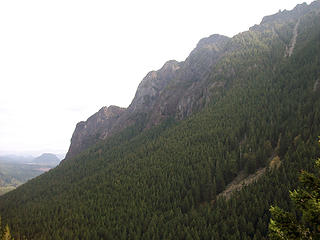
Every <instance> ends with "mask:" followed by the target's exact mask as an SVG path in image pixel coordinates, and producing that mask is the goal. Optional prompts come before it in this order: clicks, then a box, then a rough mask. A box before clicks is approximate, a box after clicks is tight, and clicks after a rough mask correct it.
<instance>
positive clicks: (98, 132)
mask: <svg viewBox="0 0 320 240" xmlns="http://www.w3.org/2000/svg"><path fill="white" fill-rule="evenodd" d="M124 111H125V109H124V108H120V107H117V106H109V107H103V108H101V109H100V110H99V111H98V112H97V113H95V114H94V115H92V116H91V117H89V118H88V120H87V121H85V122H79V123H78V124H77V126H76V129H75V131H74V132H73V135H72V138H71V144H70V147H69V151H68V153H67V155H66V158H70V157H73V156H75V155H76V154H78V153H80V152H81V151H83V150H84V149H86V148H88V147H89V146H91V145H93V144H95V143H96V142H98V141H99V140H101V139H104V138H106V137H107V136H108V134H109V132H110V130H111V128H112V127H113V125H114V124H115V123H116V121H117V119H118V118H119V116H120V115H121V114H122V113H123V112H124Z"/></svg>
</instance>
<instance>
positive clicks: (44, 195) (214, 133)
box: [0, 1, 320, 239]
mask: <svg viewBox="0 0 320 240" xmlns="http://www.w3.org/2000/svg"><path fill="white" fill-rule="evenodd" d="M220 38H221V40H222V41H220V40H219V41H218V42H219V43H217V42H216V41H217V39H220ZM212 41H213V43H212ZM208 42H209V43H208ZM217 44H218V45H219V46H216V45H217ZM220 44H222V45H220ZM202 46H205V47H202ZM319 56H320V1H315V2H313V3H312V4H310V5H307V4H301V5H298V6H297V7H296V8H294V9H293V10H292V11H283V12H279V13H277V14H275V15H272V16H268V17H264V18H263V20H262V22H261V24H260V25H256V26H254V27H252V28H251V29H250V30H249V31H247V32H243V33H240V34H238V35H236V36H234V37H232V38H230V39H229V38H224V37H221V36H220V35H213V36H212V37H209V38H207V39H204V40H201V41H200V42H199V44H198V45H197V47H196V48H195V50H194V51H193V52H192V53H191V54H190V56H189V57H188V58H187V59H186V61H185V62H183V63H178V62H175V61H170V62H168V63H166V64H165V65H164V67H163V68H162V69H160V70H159V71H157V72H156V73H154V72H151V73H149V74H148V75H147V76H146V78H145V79H144V80H143V81H142V82H141V84H140V85H139V87H138V90H137V93H136V96H135V98H134V100H133V102H132V104H131V105H130V106H129V107H128V109H126V110H123V111H121V113H119V115H117V116H116V120H115V121H113V123H112V124H111V125H110V124H106V122H105V121H104V120H103V119H104V117H103V116H106V114H100V115H99V114H98V115H95V116H101V119H102V121H97V122H102V123H103V124H101V125H99V124H98V125H94V124H92V125H91V126H95V127H94V131H93V132H95V131H96V130H97V131H96V132H95V133H97V137H96V138H94V137H93V136H94V135H93V134H91V133H88V134H87V135H86V134H85V135H83V136H85V137H83V138H82V140H84V141H86V140H90V141H89V142H88V144H86V145H83V146H84V147H81V148H79V149H77V151H75V152H74V154H72V155H69V156H68V157H67V159H65V160H64V161H62V163H61V164H60V165H59V166H58V167H56V168H54V169H52V170H50V171H49V172H47V173H46V174H43V175H41V176H39V177H37V178H35V179H33V180H31V181H29V182H28V183H26V184H24V185H23V186H21V187H18V188H17V189H16V190H14V191H12V192H9V193H8V194H5V195H4V196H1V197H0V215H1V216H2V219H3V222H5V223H8V224H9V225H10V227H11V230H12V232H13V234H14V235H15V237H16V239H19V238H20V237H21V236H23V235H24V236H26V237H27V238H28V239H266V238H265V237H266V235H267V226H268V222H269V217H270V215H269V207H270V205H271V204H274V203H276V204H277V205H279V206H280V207H282V208H285V209H290V207H291V206H290V204H289V197H288V190H289V189H292V188H293V187H295V186H296V182H297V180H296V179H297V174H296V173H297V172H298V171H299V170H301V169H308V168H309V169H310V168H312V165H313V162H314V161H313V159H314V158H315V157H316V156H320V151H319V150H320V149H319V148H318V145H317V137H318V135H319V133H320V87H319V86H320V84H319V82H320V59H319ZM193 59H198V60H195V61H194V62H193ZM188 62H189V63H190V64H187V63H188ZM191 62H193V63H192V64H191ZM179 69H183V70H179ZM177 71H178V72H179V74H178V73H176V72H177ZM149 78H150V79H151V80H148V79H149ZM150 85H151V86H152V87H151V86H150ZM152 89H156V90H157V91H156V90H152ZM142 93H145V94H142ZM148 96H149V97H148ZM93 119H97V118H93ZM88 120H89V119H88ZM116 122H117V123H116ZM115 123H116V124H115ZM85 124H88V121H87V122H85ZM118 124H119V125H118ZM103 126H107V127H103ZM110 129H111V130H110ZM101 133H107V135H108V136H107V137H105V135H100V134H101ZM109 133H110V134H109ZM86 136H88V138H87V137H86ZM102 136H103V137H102ZM82 140H81V141H82ZM81 141H80V142H81ZM71 144H72V143H71ZM263 168H265V169H266V170H265V173H262V174H260V171H261V169H263ZM255 174H260V175H261V176H259V178H256V179H255V181H252V182H255V183H252V184H250V185H248V186H246V187H244V188H242V190H240V189H238V190H240V191H239V192H237V193H233V194H232V195H231V197H230V198H229V200H226V199H224V198H223V197H218V198H217V196H218V195H219V194H220V193H223V192H224V190H226V187H227V186H228V184H230V183H232V181H234V180H235V179H237V178H238V179H250V178H253V177H252V176H256V175H255ZM248 176H249V177H248ZM229 186H230V185H229ZM229 186H228V188H227V189H229ZM220 196H221V195H220Z"/></svg>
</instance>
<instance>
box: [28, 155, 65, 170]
mask: <svg viewBox="0 0 320 240" xmlns="http://www.w3.org/2000/svg"><path fill="white" fill-rule="evenodd" d="M32 163H33V164H37V165H43V166H53V167H55V166H57V165H58V164H59V163H60V159H59V158H58V157H57V156H56V155H54V154H52V153H43V154H41V155H40V156H39V157H36V158H35V159H33V160H32Z"/></svg>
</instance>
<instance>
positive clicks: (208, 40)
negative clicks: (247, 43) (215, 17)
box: [197, 34, 229, 48]
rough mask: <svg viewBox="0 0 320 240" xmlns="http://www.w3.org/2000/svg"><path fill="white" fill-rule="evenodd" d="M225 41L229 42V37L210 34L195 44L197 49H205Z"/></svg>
mask: <svg viewBox="0 0 320 240" xmlns="http://www.w3.org/2000/svg"><path fill="white" fill-rule="evenodd" d="M226 40H229V37H227V36H224V35H220V34H212V35H210V36H209V37H205V38H202V39H200V41H199V42H198V44H197V48H202V47H207V46H210V45H215V44H221V43H222V42H225V41H226Z"/></svg>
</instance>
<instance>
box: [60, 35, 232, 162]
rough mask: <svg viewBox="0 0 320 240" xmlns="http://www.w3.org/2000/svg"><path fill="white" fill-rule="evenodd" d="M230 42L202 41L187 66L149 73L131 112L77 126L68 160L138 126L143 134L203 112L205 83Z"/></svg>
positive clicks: (113, 112) (114, 111) (101, 115)
mask: <svg viewBox="0 0 320 240" xmlns="http://www.w3.org/2000/svg"><path fill="white" fill-rule="evenodd" d="M228 40H229V38H228V37H225V36H221V35H217V34H214V35H212V36H210V37H208V38H204V39H202V40H200V41H199V43H198V45H197V47H196V48H195V49H194V50H193V51H192V52H191V54H190V56H189V57H188V58H187V59H186V61H185V62H177V61H174V60H171V61H168V62H166V63H165V64H164V66H163V67H162V68H161V69H159V70H158V71H151V72H149V73H148V74H147V75H146V77H145V78H144V79H143V80H142V81H141V83H140V84H139V86H138V89H137V91H136V94H135V97H134V99H133V100H132V103H131V104H130V106H129V107H128V109H123V108H119V107H115V106H111V107H109V108H102V109H101V110H100V111H99V112H98V113H95V114H94V115H93V116H91V117H90V118H89V119H88V120H87V121H86V122H80V123H78V124H77V127H76V129H75V131H74V134H73V136H72V139H71V144H70V148H69V151H68V153H67V156H66V158H70V157H72V156H75V155H76V154H78V153H80V152H82V151H83V150H85V149H87V148H88V147H89V146H92V145H94V144H95V143H97V142H98V141H99V140H102V139H106V138H107V137H110V136H112V135H113V134H115V133H118V132H120V131H121V130H123V129H125V128H127V127H129V126H132V125H134V124H137V123H138V122H139V124H140V125H142V128H141V130H143V129H149V128H150V127H152V126H154V125H157V124H159V123H161V122H162V121H163V120H165V119H167V118H168V117H176V118H179V119H183V118H185V117H187V116H189V115H191V113H192V112H194V111H197V110H200V109H201V108H202V107H203V106H204V105H205V104H206V103H208V102H209V97H210V96H209V93H208V91H207V88H206V87H207V84H206V80H207V78H208V76H209V73H210V72H211V69H212V66H213V65H214V64H215V63H216V62H217V61H218V60H219V59H220V58H221V56H223V54H224V51H225V48H224V46H225V45H226V43H227V42H228ZM215 86H216V87H218V86H223V84H222V85H221V83H218V84H217V85H215ZM109 112H110V113H109ZM109 115H110V116H109ZM142 123H143V124H142Z"/></svg>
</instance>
